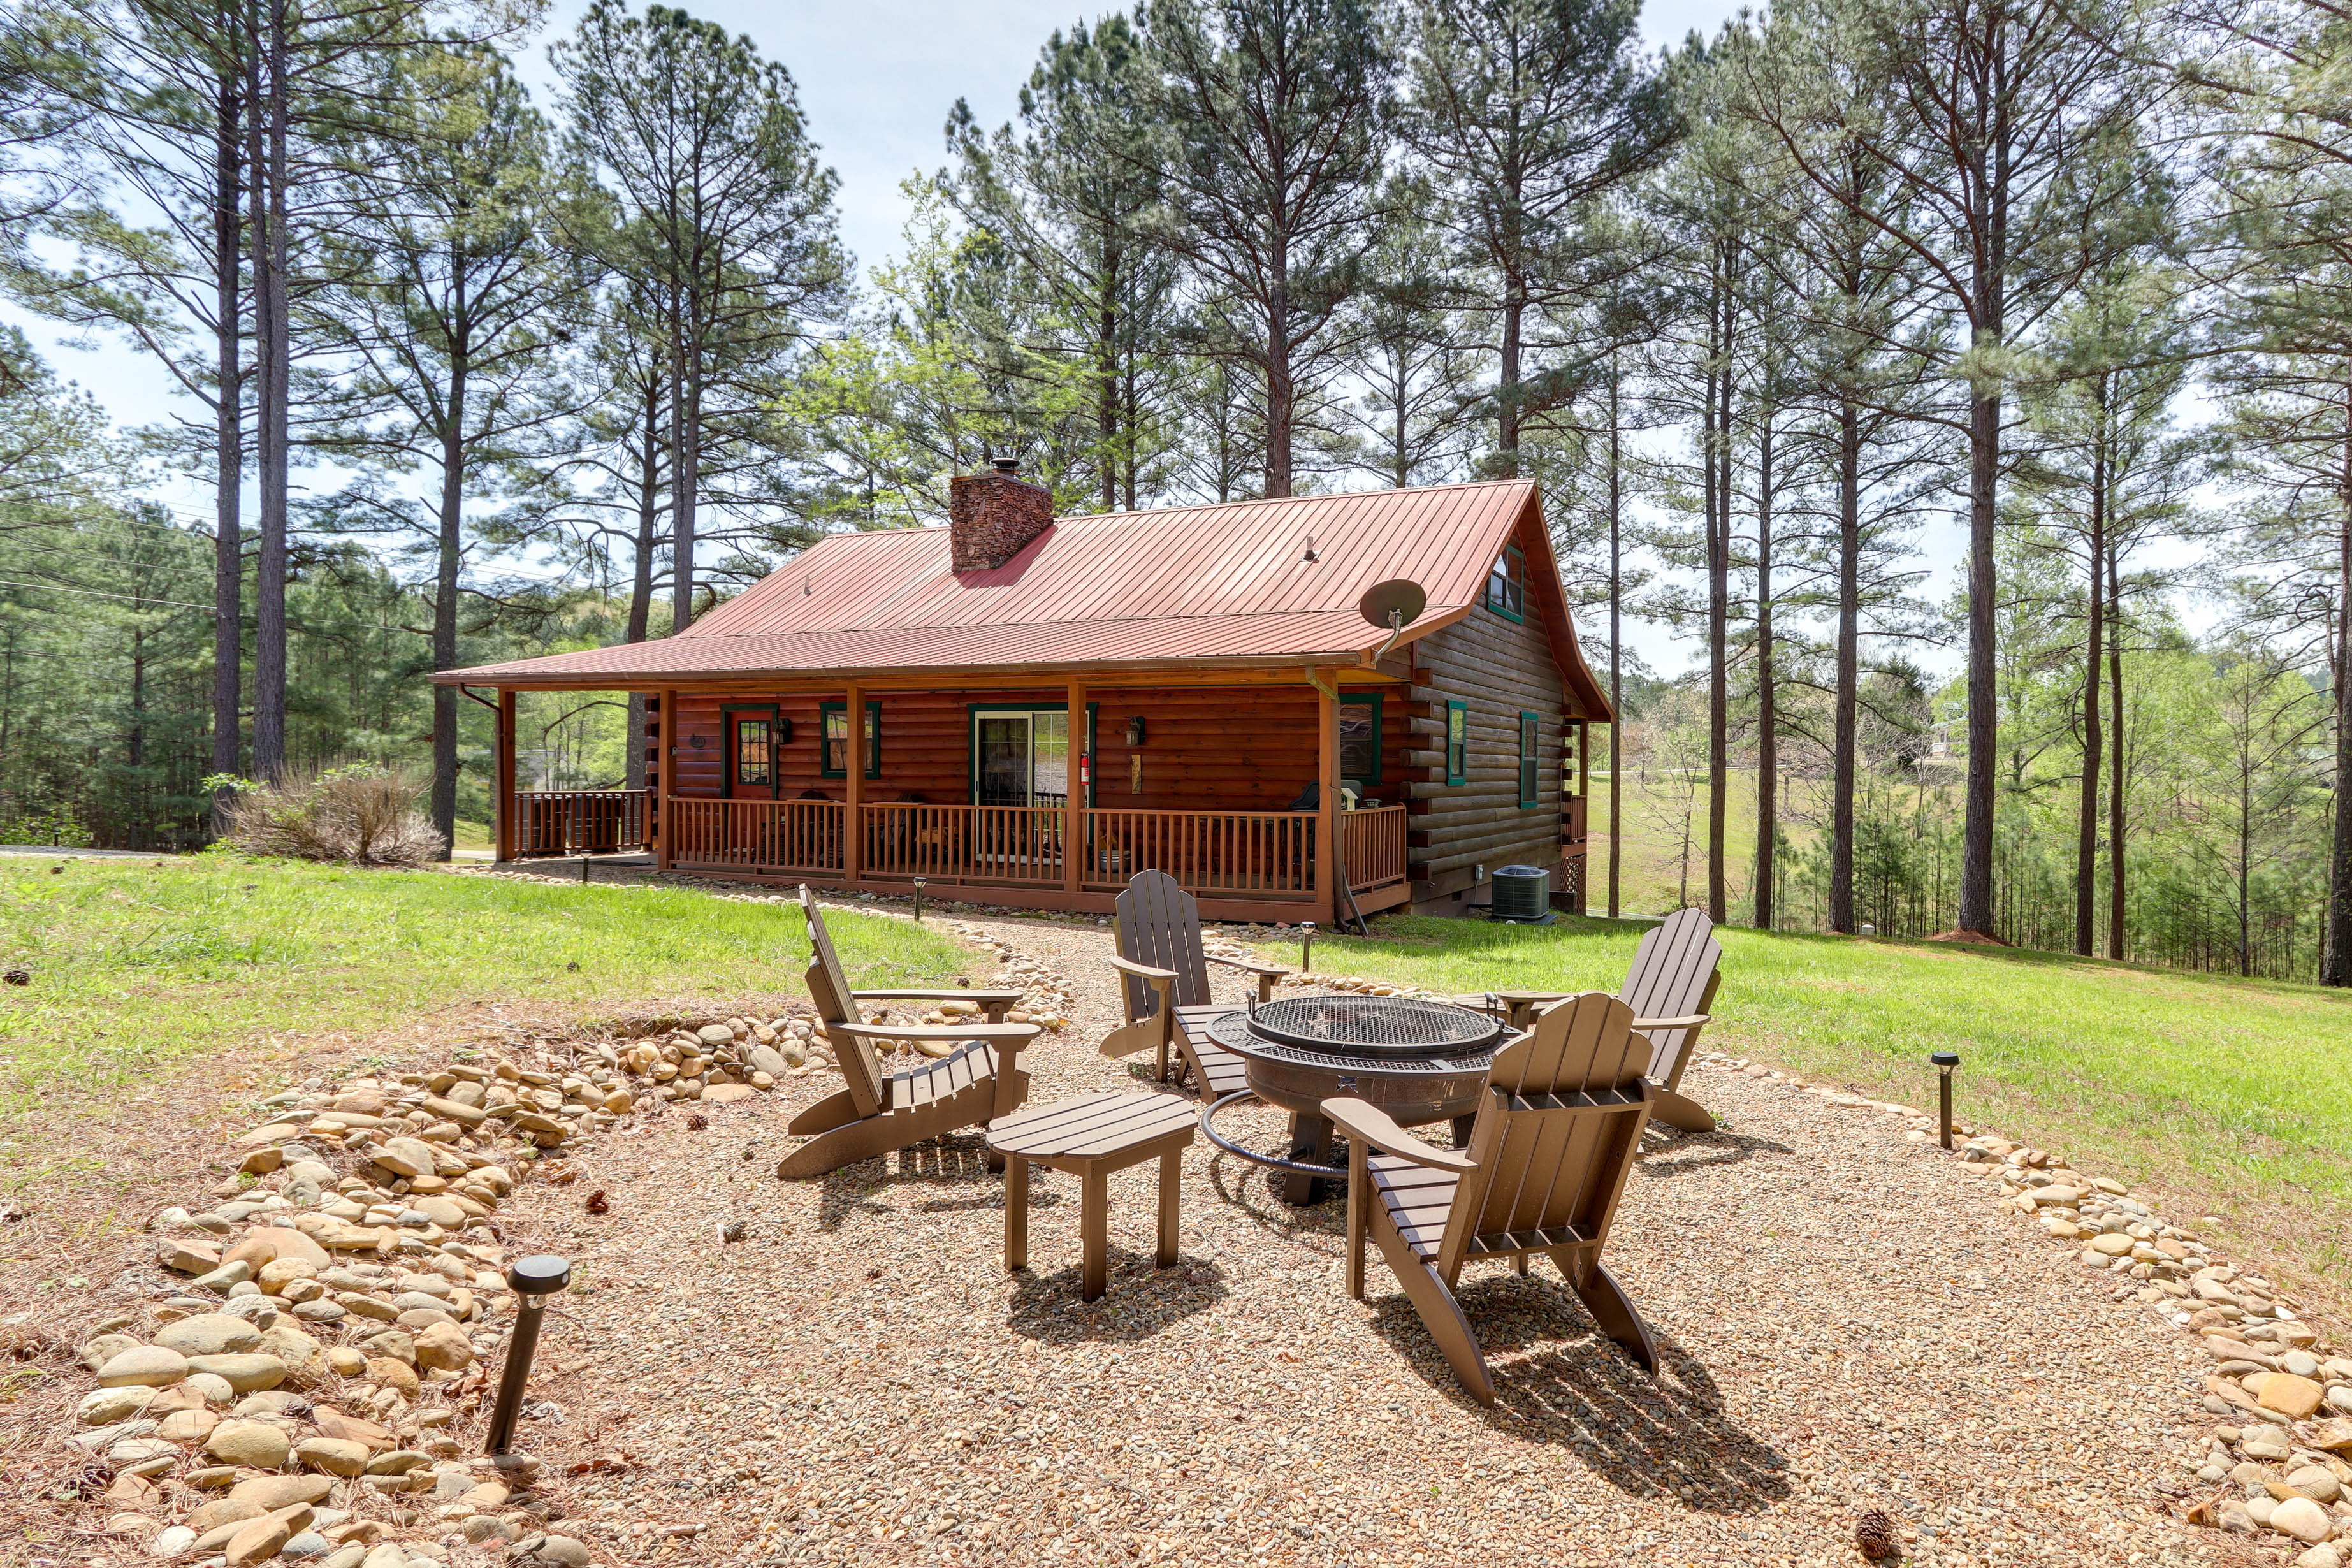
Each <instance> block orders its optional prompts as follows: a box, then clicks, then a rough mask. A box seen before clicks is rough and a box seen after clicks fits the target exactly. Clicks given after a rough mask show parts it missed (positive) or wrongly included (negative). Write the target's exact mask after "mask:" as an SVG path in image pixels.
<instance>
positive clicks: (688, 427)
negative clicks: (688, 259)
mask: <svg viewBox="0 0 2352 1568" xmlns="http://www.w3.org/2000/svg"><path fill="white" fill-rule="evenodd" d="M693 331H694V303H693V297H692V295H691V293H688V294H687V296H686V298H685V299H684V300H681V301H680V302H679V305H678V308H677V311H676V313H674V314H673V316H672V319H671V337H670V386H669V521H670V565H669V576H670V608H669V629H670V635H671V636H672V637H677V636H678V635H679V634H680V633H682V632H684V631H685V630H686V628H687V627H688V626H692V625H693V624H694V525H695V515H694V510H695V509H694V502H695V492H696V491H697V490H698V489H700V480H701V477H702V453H701V447H700V444H699V443H698V441H697V439H696V433H695V429H694V422H695V417H696V415H697V414H698V411H699V409H700V406H701V402H702V400H701V398H700V397H699V396H698V395H697V394H696V391H695V387H696V384H697V383H698V379H699V377H700V374H701V368H702V367H701V359H700V355H699V354H698V353H697V352H696V349H698V347H699V345H698V344H695V343H692V342H690V340H691V339H692V336H693Z"/></svg>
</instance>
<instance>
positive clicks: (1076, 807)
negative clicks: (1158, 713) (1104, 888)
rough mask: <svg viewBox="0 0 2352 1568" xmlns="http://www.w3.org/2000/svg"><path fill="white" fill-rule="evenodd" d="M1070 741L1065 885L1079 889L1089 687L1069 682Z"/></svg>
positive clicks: (1066, 752)
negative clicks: (1083, 769)
mask: <svg viewBox="0 0 2352 1568" xmlns="http://www.w3.org/2000/svg"><path fill="white" fill-rule="evenodd" d="M1069 695H1070V711H1069V717H1068V728H1069V744H1068V745H1067V746H1066V747H1065V748H1064V752H1063V776H1064V779H1065V783H1064V784H1063V786H1062V787H1063V789H1064V791H1065V792H1066V793H1065V795H1064V796H1063V805H1062V889H1063V890H1064V891H1065V892H1071V893H1075V892H1076V891H1077V890H1078V880H1079V876H1078V873H1079V869H1080V865H1081V862H1083V861H1084V860H1085V858H1086V832H1087V785H1086V779H1085V775H1084V773H1083V771H1082V769H1081V766H1080V764H1081V763H1083V762H1086V761H1087V756H1086V744H1087V689H1086V684H1085V683H1084V682H1083V681H1076V680H1073V681H1071V682H1070V693H1069Z"/></svg>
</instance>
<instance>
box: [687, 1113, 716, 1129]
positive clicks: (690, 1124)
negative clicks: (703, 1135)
mask: <svg viewBox="0 0 2352 1568" xmlns="http://www.w3.org/2000/svg"><path fill="white" fill-rule="evenodd" d="M709 1125H710V1118H709V1117H708V1116H702V1115H694V1116H689V1117H688V1118H687V1119H686V1130H687V1131H688V1132H699V1131H702V1130H703V1129H704V1128H706V1127H708V1126H709Z"/></svg>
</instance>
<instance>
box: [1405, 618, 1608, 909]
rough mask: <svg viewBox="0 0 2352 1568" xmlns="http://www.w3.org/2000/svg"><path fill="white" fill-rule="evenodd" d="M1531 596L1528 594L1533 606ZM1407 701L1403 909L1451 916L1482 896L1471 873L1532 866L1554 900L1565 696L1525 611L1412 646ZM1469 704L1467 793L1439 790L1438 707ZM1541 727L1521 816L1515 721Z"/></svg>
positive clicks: (1546, 640)
mask: <svg viewBox="0 0 2352 1568" xmlns="http://www.w3.org/2000/svg"><path fill="white" fill-rule="evenodd" d="M1534 593H1535V588H1534V585H1533V584H1530V585H1529V598H1530V600H1531V601H1532V599H1533V597H1534ZM1412 647H1413V664H1414V670H1413V683H1412V688H1411V690H1410V692H1409V694H1408V700H1407V701H1406V702H1405V703H1403V704H1401V705H1402V706H1404V707H1405V708H1406V709H1407V710H1408V714H1409V717H1408V722H1409V723H1410V725H1411V727H1412V752H1411V754H1410V756H1409V759H1408V760H1409V762H1410V763H1411V764H1412V773H1413V783H1412V784H1411V786H1410V789H1411V794H1410V795H1409V796H1408V798H1407V805H1408V806H1409V807H1410V809H1411V812H1412V818H1411V822H1412V832H1411V834H1410V836H1409V837H1408V839H1407V844H1408V847H1409V849H1408V852H1409V853H1410V855H1411V856H1412V900H1413V908H1414V910H1416V911H1418V912H1421V913H1425V914H1453V913H1459V912H1461V910H1463V908H1464V907H1465V905H1466V904H1469V903H1474V902H1475V903H1480V904H1483V903H1484V902H1486V897H1487V894H1486V891H1485V889H1482V888H1480V887H1479V886H1478V884H1477V882H1476V880H1475V869H1474V868H1476V867H1479V866H1484V867H1485V868H1486V870H1487V871H1488V873H1489V874H1491V873H1492V872H1493V871H1494V869H1495V868H1496V867H1497V866H1508V865H1515V864H1516V865H1528V866H1539V867H1543V868H1548V869H1549V870H1550V871H1551V873H1552V887H1553V890H1554V891H1555V892H1559V891H1564V890H1565V887H1566V882H1567V879H1566V877H1565V875H1564V874H1563V867H1562V858H1563V857H1562V845H1561V839H1562V837H1563V807H1562V794H1563V791H1562V788H1561V775H1562V759H1563V751H1562V741H1563V731H1564V730H1565V725H1564V723H1563V720H1564V719H1566V718H1569V717H1571V716H1576V715H1573V714H1572V713H1571V711H1570V706H1569V705H1570V696H1569V688H1568V685H1567V683H1566V681H1564V680H1563V679H1561V677H1560V672H1559V666H1558V665H1557V664H1556V663H1555V662H1554V661H1553V658H1552V650H1551V639H1550V637H1549V634H1548V633H1547V632H1546V631H1545V629H1544V626H1543V624H1542V621H1541V620H1540V618H1539V617H1538V615H1537V614H1536V613H1535V605H1533V603H1532V602H1531V603H1530V604H1529V605H1528V617H1527V619H1526V620H1525V622H1523V623H1519V622H1513V621H1511V620H1509V619H1508V618H1507V617H1505V616H1499V615H1496V614H1495V613H1494V612H1492V611H1490V610H1487V609H1486V608H1485V607H1484V606H1483V605H1482V606H1481V607H1479V608H1477V609H1474V610H1473V611H1471V612H1470V614H1469V615H1467V616H1464V617H1463V618H1462V619H1461V620H1459V621H1456V622H1455V623H1454V624H1453V625H1452V626H1446V627H1444V628H1443V629H1442V630H1439V631H1436V632H1433V633H1431V634H1430V635H1429V636H1428V637H1423V638H1421V639H1420V640H1419V641H1418V642H1416V643H1414V644H1413V645H1412ZM1449 699H1451V700H1456V701H1463V702H1467V703H1468V704H1469V709H1468V712H1467V714H1466V718H1467V720H1468V747H1467V751H1468V756H1467V759H1466V765H1465V782H1464V783H1462V784H1447V783H1446V782H1445V780H1446V773H1445V705H1446V702H1447V700H1449ZM1523 709H1524V710H1531V711H1533V712H1535V713H1537V714H1538V716H1539V717H1538V721H1537V731H1538V746H1539V752H1538V756H1539V759H1540V761H1539V764H1538V769H1537V773H1536V804H1535V805H1530V806H1521V805H1519V794H1518V756H1519V751H1518V743H1519V730H1518V725H1519V713H1520V710H1523Z"/></svg>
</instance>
